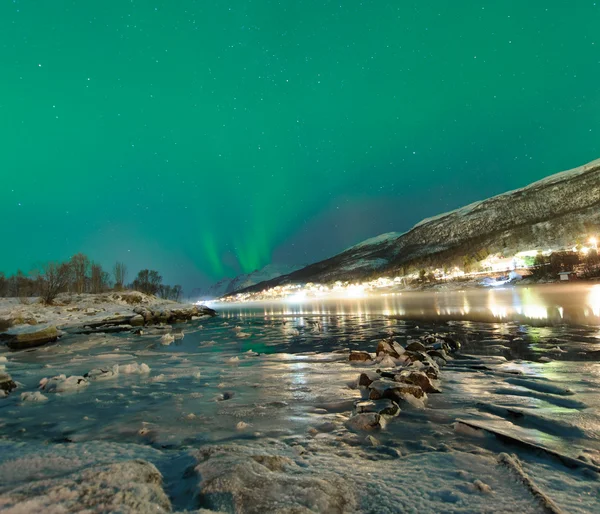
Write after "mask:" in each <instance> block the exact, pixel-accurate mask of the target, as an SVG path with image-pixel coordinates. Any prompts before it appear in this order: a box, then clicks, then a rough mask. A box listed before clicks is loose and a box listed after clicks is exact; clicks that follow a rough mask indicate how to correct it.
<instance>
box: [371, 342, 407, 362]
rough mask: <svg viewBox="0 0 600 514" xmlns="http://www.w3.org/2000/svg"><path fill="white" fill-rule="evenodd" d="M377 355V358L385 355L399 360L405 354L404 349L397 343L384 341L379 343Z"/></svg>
mask: <svg viewBox="0 0 600 514" xmlns="http://www.w3.org/2000/svg"><path fill="white" fill-rule="evenodd" d="M375 353H376V354H377V356H379V355H382V354H383V355H389V356H390V357H393V358H394V359H397V358H398V357H400V355H401V354H402V353H404V349H403V348H402V347H401V346H400V345H399V344H398V343H396V342H395V341H390V340H383V341H379V344H378V345H377V350H375Z"/></svg>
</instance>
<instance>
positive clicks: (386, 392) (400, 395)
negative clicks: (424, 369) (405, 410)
mask: <svg viewBox="0 0 600 514" xmlns="http://www.w3.org/2000/svg"><path fill="white" fill-rule="evenodd" d="M369 389H370V391H371V392H370V394H369V399H371V400H380V399H382V398H387V399H389V400H394V401H395V402H398V401H400V400H405V399H406V398H405V397H406V395H411V396H414V397H415V398H423V397H424V396H425V393H424V392H423V389H421V388H420V387H419V386H417V385H414V384H404V383H401V382H396V381H394V380H388V379H381V380H377V381H375V382H373V383H372V384H371V385H370V386H369Z"/></svg>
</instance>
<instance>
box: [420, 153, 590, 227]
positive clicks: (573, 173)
mask: <svg viewBox="0 0 600 514" xmlns="http://www.w3.org/2000/svg"><path fill="white" fill-rule="evenodd" d="M599 166H600V159H596V160H595V161H592V162H590V163H588V164H585V165H583V166H579V167H577V168H573V169H570V170H567V171H561V172H559V173H555V174H554V175H550V176H549V177H546V178H543V179H541V180H538V181H537V182H533V183H532V184H529V185H527V186H525V187H522V188H519V189H514V190H512V191H507V192H506V193H502V194H499V195H496V196H492V197H491V198H487V199H485V200H480V201H477V202H473V203H471V204H469V205H466V206H465V207H461V208H459V209H455V210H453V211H448V212H443V213H441V214H437V215H436V216H431V217H429V218H425V219H424V220H421V221H420V222H419V223H417V224H416V225H415V226H414V227H413V228H412V229H411V230H414V229H415V228H417V227H420V226H422V225H426V224H428V223H431V222H433V221H439V220H440V219H442V218H446V217H448V216H451V215H452V216H456V217H464V216H467V215H468V214H470V213H472V212H473V211H475V210H476V209H477V208H479V207H480V206H483V205H484V204H485V203H487V202H490V201H491V200H497V199H500V198H506V197H509V196H511V195H514V194H515V193H527V192H529V191H533V190H535V189H538V188H541V187H548V186H551V185H554V184H559V183H560V182H562V181H566V180H571V179H572V178H574V177H577V176H578V175H582V174H584V173H587V172H588V171H591V170H594V169H595V168H598V167H599Z"/></svg>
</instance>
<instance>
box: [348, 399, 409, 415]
mask: <svg viewBox="0 0 600 514" xmlns="http://www.w3.org/2000/svg"><path fill="white" fill-rule="evenodd" d="M354 408H355V409H356V412H357V414H362V413H366V412H376V413H377V414H380V415H382V416H397V415H398V414H400V407H399V406H398V404H397V403H396V402H394V401H392V400H387V399H383V400H367V401H362V402H358V403H357V404H356V405H355V407H354Z"/></svg>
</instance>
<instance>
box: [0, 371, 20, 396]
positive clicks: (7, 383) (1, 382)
mask: <svg viewBox="0 0 600 514" xmlns="http://www.w3.org/2000/svg"><path fill="white" fill-rule="evenodd" d="M16 388H17V384H16V383H15V381H14V380H13V379H12V377H11V376H10V375H9V374H8V373H5V372H4V371H1V370H0V391H3V392H4V393H5V394H8V393H10V392H11V391H12V390H13V389H16Z"/></svg>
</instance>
